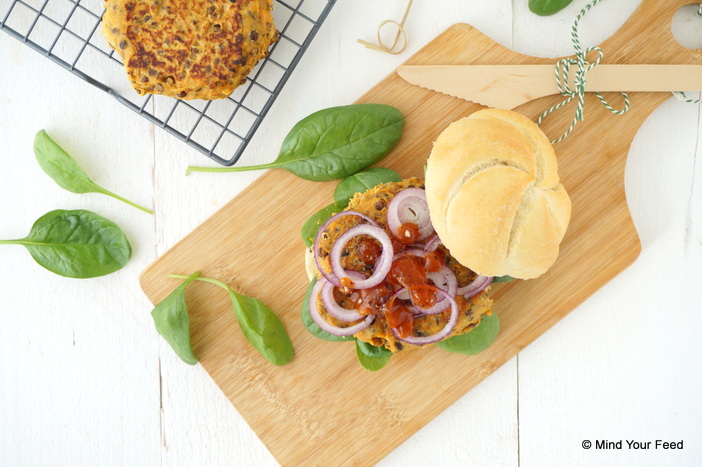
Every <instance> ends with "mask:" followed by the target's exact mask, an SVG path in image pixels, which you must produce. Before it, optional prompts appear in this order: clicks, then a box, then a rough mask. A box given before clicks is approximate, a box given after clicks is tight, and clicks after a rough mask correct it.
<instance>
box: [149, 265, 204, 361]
mask: <svg viewBox="0 0 702 467" xmlns="http://www.w3.org/2000/svg"><path fill="white" fill-rule="evenodd" d="M199 275H200V273H199V272H195V273H193V274H192V275H190V276H187V278H186V280H185V282H183V283H182V284H180V285H179V286H178V287H176V288H175V290H173V292H171V293H170V294H169V295H168V297H166V298H165V299H163V301H161V303H159V304H158V305H156V308H154V309H153V311H152V312H151V316H152V317H153V319H154V324H155V325H156V330H157V331H158V333H159V334H161V335H162V336H163V338H164V339H166V342H168V343H169V344H170V346H171V347H172V348H173V350H174V351H175V353H176V355H178V356H179V357H180V359H181V360H183V361H184V362H185V363H187V364H189V365H195V364H196V363H197V358H196V357H195V354H194V353H193V348H192V346H191V345H190V317H189V316H188V307H187V306H186V305H185V288H186V287H187V286H188V285H190V283H192V282H193V281H194V280H195V279H196V278H197V277H198V276H199Z"/></svg>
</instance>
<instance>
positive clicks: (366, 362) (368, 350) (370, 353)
mask: <svg viewBox="0 0 702 467" xmlns="http://www.w3.org/2000/svg"><path fill="white" fill-rule="evenodd" d="M391 357H392V352H391V351H390V350H388V349H386V348H385V347H376V346H374V345H371V344H369V343H367V342H363V341H359V340H358V339H356V358H358V363H360V364H361V366H362V367H363V368H365V369H366V370H368V371H378V370H380V369H381V368H383V367H384V366H385V365H386V364H387V363H388V362H389V361H390V358H391Z"/></svg>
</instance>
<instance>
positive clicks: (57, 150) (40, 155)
mask: <svg viewBox="0 0 702 467" xmlns="http://www.w3.org/2000/svg"><path fill="white" fill-rule="evenodd" d="M34 154H35V156H36V158H37V162H39V165H40V166H41V168H42V169H43V170H44V172H46V173H47V175H49V177H51V178H52V179H54V181H55V182H56V183H57V184H58V185H59V186H60V187H61V188H63V189H65V190H68V191H70V192H72V193H102V194H105V195H108V196H111V197H113V198H115V199H118V200H120V201H122V202H125V203H127V204H129V205H130V206H134V207H135V208H137V209H141V210H142V211H144V212H148V213H149V214H153V211H151V210H150V209H147V208H145V207H142V206H139V205H138V204H136V203H133V202H131V201H129V200H127V199H124V198H122V197H121V196H119V195H116V194H115V193H112V192H111V191H108V190H106V189H105V188H103V187H101V186H99V185H98V184H96V183H95V182H93V181H92V180H91V179H90V177H88V175H87V174H86V173H85V172H84V171H83V169H81V168H80V166H79V165H78V163H76V161H75V160H74V159H73V158H72V157H71V156H70V155H69V154H68V153H67V152H66V151H64V150H63V149H62V148H61V146H59V145H58V144H56V143H55V142H54V140H52V139H51V138H50V137H49V135H47V134H46V131H44V130H41V131H39V133H37V134H36V136H35V137H34Z"/></svg>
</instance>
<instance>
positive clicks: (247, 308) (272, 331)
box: [169, 274, 294, 365]
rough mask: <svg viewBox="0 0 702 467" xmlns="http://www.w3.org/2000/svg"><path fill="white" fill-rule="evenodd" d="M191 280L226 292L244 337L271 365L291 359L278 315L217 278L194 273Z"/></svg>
mask: <svg viewBox="0 0 702 467" xmlns="http://www.w3.org/2000/svg"><path fill="white" fill-rule="evenodd" d="M169 277H173V278H178V279H183V278H186V277H187V276H181V275H178V274H171V275H170V276H169ZM191 277H192V276H191ZM195 280H198V281H202V282H208V283H210V284H213V285H216V286H218V287H220V288H222V289H224V290H226V291H227V292H228V293H229V298H231V300H232V306H233V307H234V313H235V315H236V320H237V322H238V323H239V327H240V328H241V331H242V332H243V333H244V337H246V340H248V341H249V343H250V344H251V345H252V346H253V348H254V349H256V350H257V351H258V352H259V353H260V354H261V355H263V356H264V357H265V358H266V360H268V361H269V362H271V363H272V364H274V365H285V364H286V363H288V362H289V361H290V360H292V358H293V354H294V351H293V346H292V342H291V341H290V337H289V336H288V333H287V332H286V331H285V327H284V326H283V323H282V322H281V321H280V319H279V318H278V316H276V314H275V313H273V312H272V311H271V309H270V308H268V307H267V306H266V305H264V304H263V302H261V301H260V300H259V299H257V298H253V297H247V296H246V295H242V294H240V293H237V292H235V291H234V290H232V288H231V287H229V286H228V285H227V284H225V283H224V282H222V281H219V280H217V279H211V278H209V277H199V276H198V277H196V278H195Z"/></svg>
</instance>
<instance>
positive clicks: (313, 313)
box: [308, 277, 375, 336]
mask: <svg viewBox="0 0 702 467" xmlns="http://www.w3.org/2000/svg"><path fill="white" fill-rule="evenodd" d="M328 283H329V282H328V281H327V280H326V279H325V278H323V277H321V278H320V279H319V280H318V281H317V283H316V284H315V285H314V287H312V293H311V294H310V301H309V304H308V306H309V308H310V317H311V318H312V321H314V322H315V323H316V324H317V326H319V327H320V328H321V329H322V330H323V331H326V332H328V333H329V334H333V335H335V336H351V335H353V334H356V333H357V332H360V331H363V330H364V329H366V328H367V327H368V326H370V324H371V323H372V322H373V320H374V319H375V315H368V316H366V317H365V319H364V320H363V321H360V322H358V323H356V324H354V325H352V326H349V327H346V328H341V327H338V326H334V325H333V324H330V323H328V322H327V321H326V320H325V319H324V318H322V316H321V315H320V314H319V308H318V305H317V299H318V298H319V293H320V292H321V290H322V287H324V285H325V284H328Z"/></svg>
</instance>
